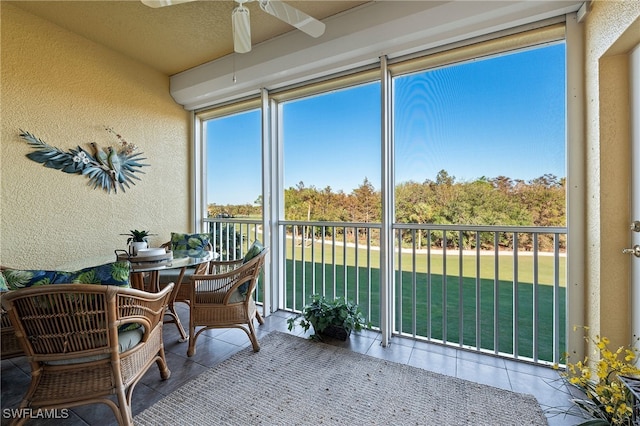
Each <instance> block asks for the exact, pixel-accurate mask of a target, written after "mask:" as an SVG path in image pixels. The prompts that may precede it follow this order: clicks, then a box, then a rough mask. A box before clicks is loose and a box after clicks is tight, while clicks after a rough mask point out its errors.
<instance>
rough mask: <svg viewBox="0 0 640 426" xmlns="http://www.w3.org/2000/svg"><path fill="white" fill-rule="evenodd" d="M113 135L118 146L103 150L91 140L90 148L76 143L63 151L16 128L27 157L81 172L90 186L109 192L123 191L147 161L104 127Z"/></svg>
mask: <svg viewBox="0 0 640 426" xmlns="http://www.w3.org/2000/svg"><path fill="white" fill-rule="evenodd" d="M106 130H107V131H108V132H109V133H112V134H113V135H115V136H116V138H117V139H118V141H119V143H120V148H118V149H116V148H113V147H111V146H109V147H107V149H106V150H104V149H102V148H100V147H99V146H98V145H97V144H96V143H95V142H91V143H90V144H89V145H90V146H91V152H89V151H87V150H85V149H83V148H82V147H80V145H78V147H77V148H75V149H70V150H69V151H68V152H64V151H62V150H61V149H59V148H56V147H54V146H51V145H49V144H47V143H46V142H44V141H42V140H41V139H38V138H37V137H35V136H34V135H32V134H31V133H29V132H25V131H23V130H20V137H21V138H23V139H24V140H26V141H27V143H28V144H29V145H30V146H31V148H33V149H35V151H34V152H30V153H29V154H27V157H28V158H30V159H31V160H33V161H36V162H38V163H42V164H43V165H44V166H45V167H50V168H52V169H58V170H62V171H63V172H65V173H76V174H82V175H85V176H87V177H88V178H89V185H93V189H96V188H102V189H103V190H105V191H107V193H109V194H110V193H111V191H112V190H113V192H114V193H118V188H120V189H121V190H122V192H126V191H125V188H130V185H135V182H134V179H135V180H140V178H139V177H138V176H136V175H135V173H144V172H143V171H141V170H140V169H141V168H142V167H144V166H148V165H149V164H143V163H141V161H143V160H146V158H143V157H141V155H142V152H137V153H136V152H135V151H136V150H137V149H138V147H137V146H136V145H134V144H131V143H129V142H127V141H126V140H125V139H124V138H123V137H122V136H120V135H119V134H117V133H116V132H114V131H113V129H111V128H107V129H106Z"/></svg>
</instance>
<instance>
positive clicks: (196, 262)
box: [56, 250, 219, 342]
mask: <svg viewBox="0 0 640 426" xmlns="http://www.w3.org/2000/svg"><path fill="white" fill-rule="evenodd" d="M115 253H116V256H115V257H116V260H128V261H129V262H130V263H131V287H133V288H136V289H138V290H146V291H151V292H157V291H159V290H160V271H163V270H167V269H180V273H179V275H178V278H177V279H176V280H175V282H174V287H173V290H172V291H171V295H170V296H169V303H168V305H167V312H166V315H168V316H170V317H171V319H169V320H165V321H164V323H165V324H175V325H176V327H178V331H179V332H180V336H181V338H180V342H186V341H187V340H188V339H189V335H188V334H187V333H186V332H185V330H184V327H183V326H182V323H181V322H180V318H179V317H178V314H177V313H176V310H175V304H174V303H175V299H176V296H177V295H178V291H179V290H180V286H182V279H183V278H184V274H185V272H186V270H187V269H188V268H190V267H191V268H196V272H197V273H205V272H206V264H207V263H209V262H210V261H212V260H215V259H217V258H218V257H219V255H218V254H217V253H215V252H213V251H207V250H173V251H172V252H168V253H171V254H172V256H171V257H170V258H165V259H162V260H157V261H150V260H149V258H148V257H146V258H137V256H132V255H129V253H127V252H126V251H125V250H115ZM143 259H144V260H143ZM113 260H114V256H113V255H111V256H96V257H92V258H85V259H79V260H76V261H73V262H69V263H66V264H64V265H60V266H58V267H57V268H56V269H57V270H59V271H75V270H78V269H83V268H87V267H90V266H96V265H100V264H104V263H108V262H113ZM199 267H200V268H199ZM147 277H148V279H146V278H147Z"/></svg>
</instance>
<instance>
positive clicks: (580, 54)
mask: <svg viewBox="0 0 640 426" xmlns="http://www.w3.org/2000/svg"><path fill="white" fill-rule="evenodd" d="M566 56H567V70H566V74H567V95H566V98H567V155H566V158H567V310H566V312H567V322H566V329H565V330H566V336H567V344H566V346H567V347H566V349H565V348H560V352H564V351H565V350H566V351H567V352H568V353H570V354H571V356H572V357H575V359H582V358H584V334H583V331H582V330H578V331H577V332H576V331H574V330H573V327H574V326H576V325H577V326H580V325H584V322H585V319H584V303H585V295H584V282H585V272H584V265H585V249H584V247H585V242H584V232H583V230H584V227H585V217H584V205H585V193H586V188H585V182H586V180H585V165H584V158H585V151H584V138H585V133H584V129H585V123H584V115H585V112H584V105H585V95H584V36H583V24H581V23H579V22H578V19H577V16H576V14H575V13H572V14H569V15H567V19H566ZM558 355H559V354H554V357H557V356H558ZM554 361H555V362H557V361H558V359H554Z"/></svg>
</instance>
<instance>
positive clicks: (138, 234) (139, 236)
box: [120, 229, 155, 244]
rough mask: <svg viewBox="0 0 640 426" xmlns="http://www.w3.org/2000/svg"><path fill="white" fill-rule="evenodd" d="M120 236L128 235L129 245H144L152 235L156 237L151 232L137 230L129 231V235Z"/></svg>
mask: <svg viewBox="0 0 640 426" xmlns="http://www.w3.org/2000/svg"><path fill="white" fill-rule="evenodd" d="M120 235H128V236H129V238H127V244H129V243H132V242H133V243H142V242H146V241H147V238H148V237H149V236H151V235H155V234H150V233H149V231H138V230H137V229H134V230H132V231H129V233H128V234H120Z"/></svg>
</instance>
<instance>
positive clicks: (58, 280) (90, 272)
mask: <svg viewBox="0 0 640 426" xmlns="http://www.w3.org/2000/svg"><path fill="white" fill-rule="evenodd" d="M130 270H131V266H130V264H129V262H128V261H126V260H125V261H119V262H112V263H105V264H104V265H98V266H92V267H89V268H84V269H81V270H79V271H72V272H67V271H48V270H42V269H5V270H4V271H2V274H3V275H4V278H5V280H6V284H7V288H8V289H9V290H18V289H21V288H26V287H32V286H39V285H48V284H101V285H115V286H119V287H130V285H129V272H130Z"/></svg>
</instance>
